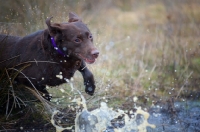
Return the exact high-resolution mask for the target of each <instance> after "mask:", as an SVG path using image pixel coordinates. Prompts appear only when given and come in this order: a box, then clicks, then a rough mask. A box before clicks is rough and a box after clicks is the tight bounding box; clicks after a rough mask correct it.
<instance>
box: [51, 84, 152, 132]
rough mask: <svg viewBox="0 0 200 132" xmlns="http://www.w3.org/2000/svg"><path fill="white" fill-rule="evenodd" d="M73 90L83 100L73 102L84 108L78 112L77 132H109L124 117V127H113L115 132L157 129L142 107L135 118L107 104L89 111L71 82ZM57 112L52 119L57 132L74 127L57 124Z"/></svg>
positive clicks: (141, 131) (78, 99)
mask: <svg viewBox="0 0 200 132" xmlns="http://www.w3.org/2000/svg"><path fill="white" fill-rule="evenodd" d="M69 83H70V86H71V88H72V90H76V91H77V92H78V93H79V94H80V97H81V98H74V99H73V100H72V102H76V103H77V105H78V106H80V107H81V106H82V107H83V110H82V111H81V112H78V113H77V115H76V119H75V132H107V129H108V128H109V127H111V126H112V123H111V121H112V120H113V119H116V118H118V117H119V116H122V115H123V116H124V125H123V126H121V127H112V130H113V131H114V132H131V131H139V132H146V131H147V130H146V127H147V126H149V127H151V128H155V125H152V124H149V123H148V121H147V120H148V118H149V113H148V112H145V111H143V110H142V109H141V108H140V107H138V108H136V109H137V111H136V112H135V113H133V115H134V116H131V117H129V115H128V114H127V113H126V112H124V111H123V110H120V109H118V110H117V111H115V110H113V109H112V108H109V107H108V106H107V104H106V103H105V102H101V106H100V108H98V109H95V110H93V111H88V110H87V105H86V100H85V98H84V96H83V95H82V94H81V92H80V91H78V90H77V89H75V88H74V86H73V83H72V82H71V81H70V82H69ZM58 112H59V111H58V110H55V111H54V112H53V114H52V117H51V123H52V124H53V126H54V127H55V128H56V132H62V131H63V130H70V129H72V127H67V128H63V127H61V126H58V125H56V124H55V121H54V116H55V115H56V114H57V113H58ZM137 115H142V117H143V118H142V123H140V124H139V125H138V124H137V122H136V117H137Z"/></svg>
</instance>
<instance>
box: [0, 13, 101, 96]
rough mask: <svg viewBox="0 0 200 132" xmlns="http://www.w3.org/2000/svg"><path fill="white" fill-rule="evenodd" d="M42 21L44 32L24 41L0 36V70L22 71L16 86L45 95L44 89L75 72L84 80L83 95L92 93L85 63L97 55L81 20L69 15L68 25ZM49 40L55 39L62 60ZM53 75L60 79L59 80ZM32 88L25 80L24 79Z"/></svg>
mask: <svg viewBox="0 0 200 132" xmlns="http://www.w3.org/2000/svg"><path fill="white" fill-rule="evenodd" d="M50 20H51V18H49V19H47V20H46V24H47V26H48V29H45V30H41V31H37V32H35V33H32V34H30V35H27V36H25V37H17V36H7V35H0V42H1V43H0V47H1V49H0V69H4V68H13V69H12V70H20V69H21V68H22V67H24V66H26V65H27V64H30V66H28V67H27V68H25V69H23V70H22V71H21V72H22V74H19V75H18V76H17V78H16V80H17V82H18V83H20V84H21V83H22V84H24V85H27V86H30V87H33V86H32V84H34V86H35V87H36V88H37V89H38V90H39V91H41V92H43V93H48V92H47V91H46V89H45V87H46V85H49V86H56V85H60V84H62V83H65V82H66V79H70V78H71V77H73V75H74V73H75V72H76V70H79V71H80V72H81V73H82V75H83V78H84V82H85V85H86V90H85V91H86V92H87V93H88V94H90V95H92V94H93V93H94V89H95V84H94V78H93V75H92V73H91V72H90V71H89V69H88V68H87V67H86V68H84V67H85V62H87V63H93V62H94V61H95V59H96V58H97V57H98V54H99V52H98V51H97V49H96V48H95V47H94V45H93V38H92V34H91V32H90V30H89V29H88V28H87V26H86V25H85V24H84V23H83V22H82V21H81V19H80V18H79V17H78V16H77V15H75V14H73V13H70V15H69V22H68V23H53V24H51V22H50ZM51 37H53V38H54V39H55V42H56V44H57V46H58V48H59V49H60V50H61V51H62V52H63V53H64V54H65V56H63V55H62V54H60V53H59V52H58V51H57V50H55V49H54V47H53V46H52V43H51ZM56 75H62V76H63V78H62V79H60V78H58V77H56ZM26 77H28V79H29V80H30V81H31V82H32V84H31V83H30V82H29V81H28V80H27V78H26Z"/></svg>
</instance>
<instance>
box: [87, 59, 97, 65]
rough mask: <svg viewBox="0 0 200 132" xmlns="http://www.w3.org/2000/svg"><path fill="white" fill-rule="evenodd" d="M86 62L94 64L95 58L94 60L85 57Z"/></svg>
mask: <svg viewBox="0 0 200 132" xmlns="http://www.w3.org/2000/svg"><path fill="white" fill-rule="evenodd" d="M85 62H86V63H88V64H92V63H94V62H95V59H94V60H90V59H87V58H85Z"/></svg>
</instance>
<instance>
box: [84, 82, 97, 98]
mask: <svg viewBox="0 0 200 132" xmlns="http://www.w3.org/2000/svg"><path fill="white" fill-rule="evenodd" d="M95 88H96V86H95V85H94V84H90V83H88V82H87V83H85V92H86V93H87V94H89V95H91V96H92V95H94V91H95Z"/></svg>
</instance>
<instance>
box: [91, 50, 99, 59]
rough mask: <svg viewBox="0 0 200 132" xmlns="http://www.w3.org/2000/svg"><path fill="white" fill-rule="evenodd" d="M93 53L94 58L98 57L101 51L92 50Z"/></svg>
mask: <svg viewBox="0 0 200 132" xmlns="http://www.w3.org/2000/svg"><path fill="white" fill-rule="evenodd" d="M91 54H92V56H93V57H94V58H97V57H98V56H99V51H98V50H92V52H91Z"/></svg>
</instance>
